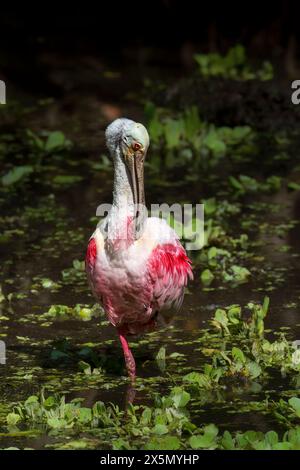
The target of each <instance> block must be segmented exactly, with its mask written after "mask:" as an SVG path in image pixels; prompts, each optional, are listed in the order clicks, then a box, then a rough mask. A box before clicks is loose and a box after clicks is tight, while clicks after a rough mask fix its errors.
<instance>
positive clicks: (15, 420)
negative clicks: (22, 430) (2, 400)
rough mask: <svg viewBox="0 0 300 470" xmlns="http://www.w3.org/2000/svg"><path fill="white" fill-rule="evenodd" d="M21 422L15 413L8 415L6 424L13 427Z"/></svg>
mask: <svg viewBox="0 0 300 470" xmlns="http://www.w3.org/2000/svg"><path fill="white" fill-rule="evenodd" d="M20 420H21V416H20V415H18V414H17V413H8V415H7V416H6V422H7V424H8V425H9V426H15V425H16V424H17V423H18V422H19V421H20Z"/></svg>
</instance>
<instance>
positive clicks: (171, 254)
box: [148, 240, 193, 311]
mask: <svg viewBox="0 0 300 470" xmlns="http://www.w3.org/2000/svg"><path fill="white" fill-rule="evenodd" d="M148 269H149V276H150V279H151V281H152V284H153V310H158V311H159V310H164V309H168V308H170V307H175V308H179V307H180V305H181V303H182V300H183V296H184V287H185V286H186V284H187V281H188V279H189V278H190V279H192V278H193V273H192V268H191V261H190V259H189V258H188V256H187V254H186V252H185V249H184V248H183V247H182V245H181V244H180V242H179V240H174V241H172V243H164V244H158V245H157V246H156V247H155V248H154V250H153V251H152V253H151V256H150V257H149V260H148Z"/></svg>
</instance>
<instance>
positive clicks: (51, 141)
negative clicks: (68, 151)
mask: <svg viewBox="0 0 300 470" xmlns="http://www.w3.org/2000/svg"><path fill="white" fill-rule="evenodd" d="M65 142H66V138H65V136H64V134H63V133H62V132H61V131H54V132H51V134H49V136H48V139H47V141H46V145H45V150H46V151H47V152H53V151H54V150H57V149H61V148H62V147H64V145H65Z"/></svg>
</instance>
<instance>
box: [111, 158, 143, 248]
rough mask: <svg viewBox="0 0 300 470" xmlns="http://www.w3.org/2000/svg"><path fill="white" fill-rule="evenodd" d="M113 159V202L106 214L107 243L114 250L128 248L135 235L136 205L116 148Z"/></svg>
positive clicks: (123, 164) (126, 172)
mask: <svg viewBox="0 0 300 470" xmlns="http://www.w3.org/2000/svg"><path fill="white" fill-rule="evenodd" d="M116 152H117V153H116V155H115V159H114V187H113V204H112V208H111V211H110V214H109V216H108V237H107V240H108V245H109V247H110V248H112V249H114V251H117V250H122V249H126V248H128V247H129V246H130V245H131V244H132V243H133V242H134V241H135V240H136V238H137V236H136V223H135V220H136V219H135V217H136V207H135V204H134V200H133V193H132V188H131V184H130V179H129V178H130V175H129V173H128V170H127V168H126V166H125V163H124V162H123V160H122V158H121V153H120V150H119V149H117V150H116Z"/></svg>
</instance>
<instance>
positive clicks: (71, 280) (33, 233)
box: [0, 63, 300, 448]
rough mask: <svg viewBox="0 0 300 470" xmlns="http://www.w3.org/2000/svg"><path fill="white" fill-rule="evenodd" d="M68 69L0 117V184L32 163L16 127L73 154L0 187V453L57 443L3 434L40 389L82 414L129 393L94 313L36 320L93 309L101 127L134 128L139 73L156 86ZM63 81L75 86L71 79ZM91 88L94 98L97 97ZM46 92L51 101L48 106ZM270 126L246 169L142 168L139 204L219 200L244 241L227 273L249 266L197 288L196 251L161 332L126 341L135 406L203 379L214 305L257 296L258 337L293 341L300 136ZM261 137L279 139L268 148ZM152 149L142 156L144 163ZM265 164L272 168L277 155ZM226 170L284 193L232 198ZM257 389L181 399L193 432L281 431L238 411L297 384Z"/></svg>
mask: <svg viewBox="0 0 300 470" xmlns="http://www.w3.org/2000/svg"><path fill="white" fill-rule="evenodd" d="M50 69H51V68H50ZM79 69H80V65H76V66H74V64H65V63H64V64H61V65H60V67H58V66H57V68H56V72H55V73H54V72H53V76H52V77H51V86H50V85H49V83H46V84H45V89H44V90H43V89H42V86H41V87H40V89H41V92H40V96H39V97H38V99H37V97H36V96H34V97H33V96H31V94H30V93H25V92H24V91H22V90H20V89H18V88H17V87H16V89H15V90H14V93H15V96H16V97H17V100H18V102H19V103H21V106H20V105H17V104H15V105H13V106H11V107H8V108H7V111H6V112H5V114H4V116H2V118H3V120H2V123H3V125H2V131H1V133H2V140H1V142H2V147H1V151H2V156H1V174H6V173H7V171H8V170H9V169H11V167H12V165H27V164H32V161H36V159H37V156H36V154H37V152H36V151H34V150H32V146H31V147H30V146H29V145H28V142H27V141H26V139H25V141H24V137H23V135H24V132H25V129H26V128H29V129H32V130H33V131H35V132H39V131H40V130H43V129H47V130H50V131H51V130H53V131H54V130H61V131H63V132H64V134H65V135H66V136H67V138H68V139H70V140H71V141H72V142H73V146H72V147H71V148H70V149H64V150H63V151H57V152H53V153H52V154H51V155H49V154H48V155H45V156H43V159H42V163H41V164H40V166H35V169H34V171H33V172H32V173H31V175H30V177H29V178H25V179H24V180H22V183H20V184H18V185H15V186H14V185H8V186H4V187H3V188H2V190H1V195H0V203H1V232H2V235H1V243H0V256H1V265H0V266H1V277H0V284H1V286H2V294H3V296H4V298H3V299H2V301H1V303H0V328H1V329H0V334H1V336H0V339H3V340H4V341H5V343H6V347H7V362H6V365H1V366H0V396H1V408H0V418H1V421H0V425H1V432H0V446H1V447H9V446H12V445H15V446H17V447H21V448H23V447H33V448H41V447H44V446H45V445H47V444H49V443H50V444H51V443H53V442H55V437H51V436H50V437H49V436H48V435H47V433H46V432H42V434H41V435H39V436H38V437H36V436H34V437H31V436H30V432H29V435H28V431H30V428H31V427H30V425H24V424H23V425H20V426H19V431H18V432H17V431H16V430H14V431H9V430H7V428H6V423H5V416H6V414H7V413H8V411H9V410H10V409H11V406H12V404H15V403H18V402H19V401H23V400H25V399H26V398H28V396H30V395H32V394H38V393H39V392H40V390H41V388H44V389H45V393H46V395H47V394H52V393H54V392H58V393H62V394H65V395H66V397H67V400H69V399H72V398H76V397H81V398H83V399H84V402H83V403H84V405H85V406H92V405H93V404H94V403H95V402H96V401H97V400H101V401H103V402H113V403H115V404H118V405H119V406H120V407H121V408H124V407H125V406H126V394H127V390H128V386H129V385H128V381H127V379H126V375H125V370H124V365H123V356H122V351H121V348H120V345H119V343H118V340H117V338H116V335H115V332H114V329H113V328H112V327H110V326H109V325H108V324H107V322H106V321H105V318H104V316H103V314H102V313H101V312H100V314H99V312H98V314H97V315H96V316H95V317H92V318H91V319H90V320H89V321H83V320H82V319H81V320H78V319H76V318H71V319H65V317H63V318H62V319H56V318H53V317H51V316H43V314H45V313H46V312H48V311H49V309H50V307H51V306H55V305H63V306H67V307H74V306H75V305H77V304H80V305H83V306H87V307H88V308H90V307H92V306H93V304H94V300H93V298H92V296H91V294H90V292H89V289H88V286H87V283H86V279H85V274H84V272H83V271H82V265H81V263H82V260H83V259H84V254H85V249H86V245H87V241H88V239H89V236H90V235H91V233H92V232H93V230H94V227H95V225H96V223H97V220H96V217H95V211H96V207H97V205H98V204H100V203H101V202H110V201H111V189H112V171H111V167H110V165H108V164H106V161H105V160H103V159H102V155H105V154H106V149H105V147H104V140H103V137H104V129H105V126H106V125H107V123H108V122H109V121H110V120H112V119H114V118H115V117H118V116H119V115H125V116H128V117H131V118H133V119H135V120H143V121H144V120H145V117H144V105H143V104H142V103H141V101H140V99H139V98H140V95H142V92H141V93H140V95H139V93H136V90H137V89H138V90H142V80H141V78H142V77H143V76H147V77H148V76H150V77H151V75H153V76H157V70H154V71H153V70H140V71H139V74H138V75H137V76H135V73H134V71H132V70H128V71H126V72H124V71H119V70H117V71H116V70H114V71H113V72H112V71H110V70H106V69H105V68H104V69H102V70H100V72H99V74H98V70H97V67H96V66H94V64H90V65H89V67H86V71H85V73H83V74H81V75H80V77H81V78H80V79H79V74H78V70H79ZM49 74H50V73H49ZM50 75H51V74H50ZM162 75H165V76H166V77H167V78H168V76H169V75H171V73H170V71H168V70H166V71H164V73H163V74H162V73H161V72H160V76H162ZM172 75H173V71H172ZM178 75H179V74H178ZM71 76H75V77H77V78H76V79H74V78H73V80H71V78H70V77H71ZM99 76H100V77H101V79H100V78H99ZM79 80H80V81H79ZM97 80H100V86H99V87H95V83H97ZM243 86H245V85H243ZM251 86H252V85H251ZM95 89H97V92H95ZM89 90H90V91H89ZM53 95H54V96H55V98H54V99H49V100H47V98H48V96H53ZM175 106H176V103H175ZM20 107H21V110H20ZM270 119H271V118H270ZM223 120H225V121H226V114H225V115H224V118H223ZM241 124H244V122H241ZM278 127H279V128H280V125H277V128H276V130H271V131H269V132H267V131H266V130H265V129H263V130H260V131H259V132H260V134H259V136H260V139H259V143H258V144H257V145H256V147H255V148H254V150H253V153H252V154H251V158H250V159H249V158H248V159H246V160H242V159H241V160H240V161H238V160H235V161H232V160H231V161H230V163H228V162H225V161H222V162H221V163H219V164H218V165H217V166H216V167H215V168H213V169H207V168H206V169H205V170H203V173H202V172H201V171H199V174H196V176H195V175H194V177H193V178H187V173H186V174H185V172H184V171H182V170H181V169H179V170H178V169H174V171H173V170H172V171H168V170H166V171H165V172H155V171H153V169H151V167H150V166H149V167H147V168H146V178H145V180H146V200H147V202H148V203H149V204H150V203H152V202H159V203H162V202H164V201H167V202H185V201H192V202H201V201H202V199H203V198H206V199H207V198H212V197H217V198H218V200H227V201H230V203H232V204H233V205H238V207H239V212H238V213H234V212H233V213H232V214H231V215H229V216H228V217H227V218H226V220H225V221H224V226H225V227H226V231H227V233H230V236H231V237H233V238H238V237H240V235H241V234H243V233H246V234H247V236H248V237H249V239H248V246H247V248H246V249H244V250H240V251H239V252H238V253H235V254H234V257H235V258H234V261H233V263H234V264H239V265H241V266H246V267H247V269H249V271H250V273H251V275H249V276H247V279H245V282H238V283H235V282H233V281H229V280H227V281H225V280H224V278H223V277H222V276H220V275H216V276H215V279H214V280H213V281H212V283H211V284H210V285H206V286H204V285H203V283H201V280H200V274H201V272H202V271H203V269H204V268H205V267H206V266H205V261H203V260H201V258H199V257H200V254H199V253H191V254H190V255H191V257H192V259H193V262H194V266H195V270H194V272H195V279H194V281H193V282H192V283H191V284H190V286H189V289H188V292H187V295H186V296H185V301H184V304H183V307H182V309H181V310H180V312H179V313H178V314H176V315H175V316H174V318H173V319H172V321H171V322H170V324H169V325H168V326H167V327H165V328H162V329H160V330H158V331H156V332H154V333H151V334H148V335H145V336H144V337H142V338H134V339H133V340H132V346H133V350H134V353H135V356H136V359H137V369H138V380H137V383H136V394H135V400H134V403H135V404H141V405H151V404H152V402H153V394H154V393H155V392H159V393H160V394H164V393H168V390H169V389H170V387H172V386H173V385H174V384H176V381H177V379H178V377H179V376H182V375H184V374H187V373H188V372H190V371H192V370H196V371H197V370H201V367H202V365H203V364H204V363H205V362H207V356H206V355H205V354H204V353H203V351H202V347H201V341H199V335H200V333H201V331H202V330H203V329H206V328H208V327H209V324H210V323H209V321H210V320H211V319H212V317H213V315H214V312H215V310H216V309H217V308H224V307H225V306H228V305H231V304H239V305H241V306H244V305H246V304H247V303H248V302H250V301H252V302H258V303H262V302H263V299H264V296H265V295H268V296H269V297H270V308H269V312H268V315H267V318H266V320H265V329H266V335H267V336H268V337H270V338H274V337H276V334H279V333H280V332H285V334H286V335H287V337H288V338H289V339H292V340H297V339H300V328H299V327H300V316H299V299H300V289H299V275H300V267H299V235H300V232H299V231H300V227H299V224H298V222H299V213H300V197H299V191H298V190H297V189H298V188H296V190H295V189H294V188H292V187H289V186H288V184H289V183H290V182H293V183H295V184H298V183H300V166H299V165H300V160H299V152H298V148H299V147H298V146H297V144H298V143H299V138H298V135H297V133H295V131H294V130H292V131H291V132H289V129H287V130H285V132H284V133H282V132H280V129H279V130H278ZM270 134H271V135H272V134H273V136H274V135H275V134H276V135H277V136H278V139H277V142H276V143H274V141H273V140H272V138H270ZM283 134H284V135H283ZM155 151H156V152H157V150H155V148H154V150H152V149H151V148H150V151H149V156H148V158H149V160H150V161H151V156H152V154H153V153H154V152H155ZM276 155H277V156H278V155H280V156H281V157H279V158H274V157H275V156H276ZM30 162H31V163H30ZM233 173H234V174H235V175H240V174H247V175H251V176H252V177H254V178H257V179H258V180H259V181H265V180H266V179H267V177H268V176H271V175H274V174H275V175H277V176H279V177H281V178H282V181H283V183H282V184H281V187H280V188H279V189H277V190H276V191H269V192H268V191H263V190H261V188H257V189H255V190H253V191H252V192H251V191H250V192H246V194H244V195H243V198H242V199H240V198H239V196H235V195H234V194H233V192H232V188H231V189H230V190H229V189H228V183H227V179H228V176H230V175H231V174H233ZM57 175H60V176H63V177H62V178H57ZM70 175H71V176H72V177H71V178H69V179H68V177H69V176H70ZM65 176H67V178H64V177H65ZM76 178H77V179H76ZM249 221H250V222H251V223H249ZM247 222H248V224H247ZM222 224H223V220H222ZM74 260H78V261H75V262H74ZM79 310H80V308H79ZM79 310H78V311H79ZM96 313H97V312H96ZM79 315H81V316H83V315H84V312H81V313H79ZM274 333H275V335H274ZM233 343H234V340H233ZM162 346H163V347H165V348H166V363H165V367H159V364H158V362H157V360H156V355H157V353H158V351H159V349H160V348H161V347H162ZM80 361H84V362H85V363H88V364H90V365H91V366H92V368H99V369H100V373H99V375H97V374H92V375H90V376H88V375H86V374H85V373H84V372H82V370H81V369H80ZM255 382H256V383H255V384H254V385H253V382H251V381H240V380H236V381H235V380H231V381H229V383H227V384H226V387H225V388H224V389H222V390H221V391H220V392H218V391H213V390H210V391H205V393H203V395H202V396H201V395H199V396H198V398H196V399H195V400H194V401H193V402H192V405H191V413H192V414H193V417H194V422H195V423H196V424H197V425H202V424H207V423H215V424H216V425H217V426H218V427H220V428H221V429H229V430H232V431H236V430H241V431H244V430H247V429H255V430H260V431H263V432H266V431H268V430H270V429H276V430H279V431H280V430H281V429H282V424H281V423H278V421H276V419H275V418H274V416H273V415H272V414H268V413H261V412H259V411H256V410H254V409H247V403H251V402H260V401H262V400H264V399H265V397H266V396H268V397H269V398H270V399H274V400H277V399H279V398H280V397H282V396H291V394H293V395H297V394H298V388H297V386H295V385H294V384H292V382H291V380H290V378H289V376H283V375H282V374H281V373H280V370H278V369H277V370H276V368H274V370H273V371H272V373H271V374H270V375H269V376H268V377H267V378H265V379H263V380H261V382H259V381H255ZM257 382H258V383H257ZM22 431H24V435H23V436H22ZM26 432H27V434H26Z"/></svg>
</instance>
